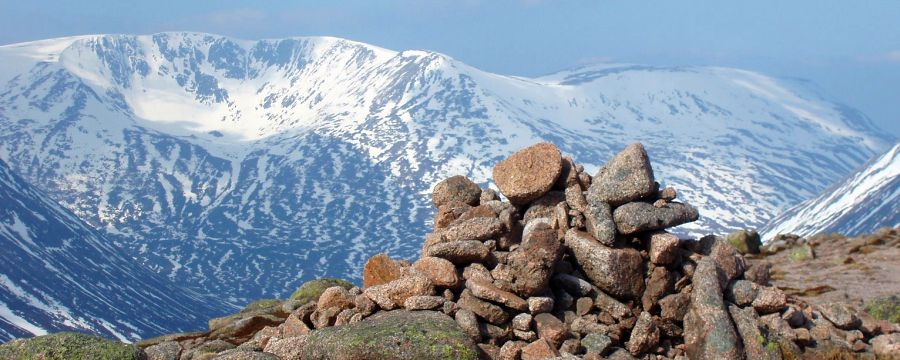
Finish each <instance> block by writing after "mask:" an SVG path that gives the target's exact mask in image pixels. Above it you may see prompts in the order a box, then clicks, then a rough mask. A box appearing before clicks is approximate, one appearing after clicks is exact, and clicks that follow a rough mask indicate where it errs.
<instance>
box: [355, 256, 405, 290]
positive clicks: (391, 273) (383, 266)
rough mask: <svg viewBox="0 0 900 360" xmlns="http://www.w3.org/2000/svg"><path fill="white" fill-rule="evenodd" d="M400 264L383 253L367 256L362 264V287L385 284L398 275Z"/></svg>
mask: <svg viewBox="0 0 900 360" xmlns="http://www.w3.org/2000/svg"><path fill="white" fill-rule="evenodd" d="M400 268H401V267H400V264H399V263H397V262H396V261H394V259H391V257H390V256H388V255H387V254H385V253H381V254H378V255H375V256H372V257H371V258H369V261H366V265H365V266H363V287H365V288H367V287H371V286H375V285H381V284H386V283H389V282H391V281H394V280H395V279H397V278H398V277H400Z"/></svg>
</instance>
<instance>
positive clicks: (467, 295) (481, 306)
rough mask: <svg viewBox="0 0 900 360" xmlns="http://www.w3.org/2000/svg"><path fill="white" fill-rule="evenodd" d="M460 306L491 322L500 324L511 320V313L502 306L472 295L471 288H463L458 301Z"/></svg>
mask: <svg viewBox="0 0 900 360" xmlns="http://www.w3.org/2000/svg"><path fill="white" fill-rule="evenodd" d="M456 304H457V305H459V307H460V308H463V309H466V310H469V311H471V312H473V313H475V314H476V315H478V316H479V317H481V318H482V319H485V320H487V321H488V322H490V323H491V324H495V325H500V324H503V323H505V322H506V321H507V320H509V313H507V312H506V310H503V308H502V307H500V306H499V305H496V304H492V303H490V302H487V301H484V300H481V299H479V298H477V297H475V296H473V295H472V293H471V292H470V291H469V289H465V290H463V292H462V293H461V294H460V295H459V300H457V302H456Z"/></svg>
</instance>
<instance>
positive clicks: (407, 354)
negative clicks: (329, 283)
mask: <svg viewBox="0 0 900 360" xmlns="http://www.w3.org/2000/svg"><path fill="white" fill-rule="evenodd" d="M305 344H306V345H304V349H303V350H302V354H303V356H302V357H301V358H303V359H310V360H316V359H322V360H324V359H341V360H356V359H384V360H389V359H478V358H479V350H478V347H476V346H475V344H474V343H473V342H472V340H471V339H470V338H469V337H468V336H467V335H466V334H465V333H463V331H462V329H460V328H459V325H457V324H456V321H454V320H453V319H451V318H450V317H449V316H447V315H444V314H442V313H439V312H434V311H414V312H413V311H405V310H398V311H391V312H384V313H380V314H377V315H375V316H372V317H370V318H368V319H366V320H364V321H361V322H358V323H352V324H348V325H344V326H336V327H331V328H325V329H322V330H318V331H315V332H312V333H310V335H309V338H307V341H306V342H305Z"/></svg>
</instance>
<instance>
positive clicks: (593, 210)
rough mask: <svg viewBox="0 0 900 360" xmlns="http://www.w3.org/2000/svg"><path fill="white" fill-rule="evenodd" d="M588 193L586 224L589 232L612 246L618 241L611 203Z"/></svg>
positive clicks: (585, 211) (585, 213) (604, 243)
mask: <svg viewBox="0 0 900 360" xmlns="http://www.w3.org/2000/svg"><path fill="white" fill-rule="evenodd" d="M592 194H594V193H588V197H587V207H586V209H585V210H584V212H583V214H584V224H585V227H586V229H587V232H588V233H589V234H591V236H593V237H594V239H596V240H597V241H599V242H600V243H601V244H603V245H606V246H612V245H613V243H614V242H615V241H616V223H615V221H613V213H612V207H610V206H609V203H607V202H605V201H603V200H600V199H597V197H596V196H591V195H592Z"/></svg>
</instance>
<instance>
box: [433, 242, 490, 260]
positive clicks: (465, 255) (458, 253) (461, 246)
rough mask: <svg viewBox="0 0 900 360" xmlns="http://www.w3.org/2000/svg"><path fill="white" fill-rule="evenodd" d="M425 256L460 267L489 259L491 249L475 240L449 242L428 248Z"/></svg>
mask: <svg viewBox="0 0 900 360" xmlns="http://www.w3.org/2000/svg"><path fill="white" fill-rule="evenodd" d="M425 255H426V256H433V257H439V258H442V259H447V260H449V261H450V262H452V263H454V264H457V265H460V264H467V263H473V262H484V261H485V260H487V259H489V258H490V257H491V249H489V248H488V247H487V246H485V245H484V244H483V243H482V242H481V241H477V240H463V241H449V242H442V243H440V244H434V245H432V246H430V247H429V248H428V249H427V250H426V252H425Z"/></svg>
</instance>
